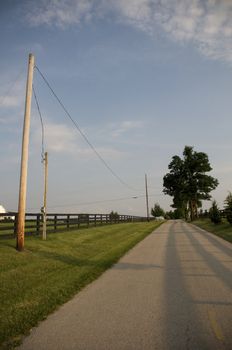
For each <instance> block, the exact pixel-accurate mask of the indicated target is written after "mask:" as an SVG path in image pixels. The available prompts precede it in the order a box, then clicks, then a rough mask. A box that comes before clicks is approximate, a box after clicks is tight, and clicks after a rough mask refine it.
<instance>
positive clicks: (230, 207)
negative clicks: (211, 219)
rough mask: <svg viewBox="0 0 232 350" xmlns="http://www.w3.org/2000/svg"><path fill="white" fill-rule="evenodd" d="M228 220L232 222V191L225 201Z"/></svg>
mask: <svg viewBox="0 0 232 350" xmlns="http://www.w3.org/2000/svg"><path fill="white" fill-rule="evenodd" d="M224 203H225V204H226V205H225V213H226V218H227V221H228V222H229V223H230V224H232V193H231V192H229V194H228V196H227V197H226V199H225V202H224Z"/></svg>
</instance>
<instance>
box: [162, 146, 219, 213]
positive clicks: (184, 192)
mask: <svg viewBox="0 0 232 350" xmlns="http://www.w3.org/2000/svg"><path fill="white" fill-rule="evenodd" d="M168 169H169V170H170V172H169V173H167V174H166V175H165V176H164V178H163V186H164V190H163V192H164V193H165V194H168V195H170V196H171V197H173V207H174V208H178V209H180V210H182V211H183V213H184V215H185V217H186V218H187V217H188V214H189V213H190V218H191V220H193V219H194V218H195V217H196V216H197V208H198V207H201V201H202V200H209V199H211V195H210V192H211V191H212V190H214V189H215V188H216V187H217V185H218V180H217V179H215V178H213V177H212V176H209V175H206V172H209V171H211V170H212V168H211V166H210V163H209V159H208V156H207V154H206V153H203V152H196V151H194V150H193V147H191V146H185V148H184V151H183V159H181V158H180V157H179V156H177V155H175V156H173V157H172V161H171V163H170V164H169V166H168Z"/></svg>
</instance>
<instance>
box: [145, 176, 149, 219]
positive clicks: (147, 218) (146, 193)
mask: <svg viewBox="0 0 232 350" xmlns="http://www.w3.org/2000/svg"><path fill="white" fill-rule="evenodd" d="M145 189H146V207H147V221H150V215H149V206H148V190H147V174H145Z"/></svg>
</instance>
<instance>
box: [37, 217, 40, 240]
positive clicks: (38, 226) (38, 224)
mask: <svg viewBox="0 0 232 350" xmlns="http://www.w3.org/2000/svg"><path fill="white" fill-rule="evenodd" d="M39 230H40V214H37V215H36V234H37V235H39Z"/></svg>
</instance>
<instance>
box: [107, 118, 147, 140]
mask: <svg viewBox="0 0 232 350" xmlns="http://www.w3.org/2000/svg"><path fill="white" fill-rule="evenodd" d="M142 126H143V122H142V121H139V120H125V121H123V122H121V123H113V124H111V125H110V130H111V135H112V136H113V137H118V136H121V135H122V134H124V133H126V132H130V131H134V130H135V129H140V128H141V127H142Z"/></svg>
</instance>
